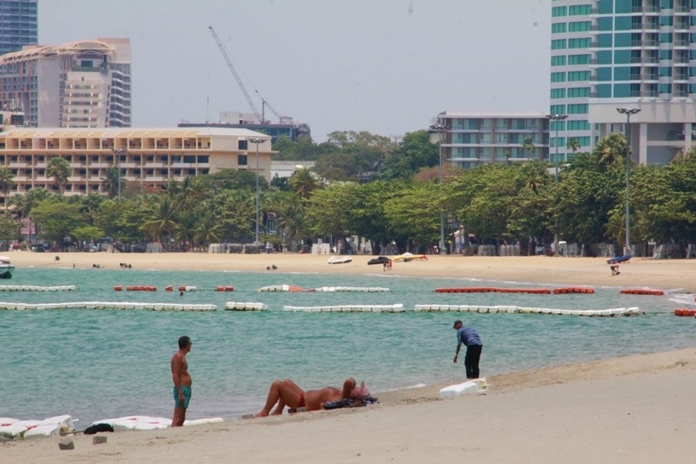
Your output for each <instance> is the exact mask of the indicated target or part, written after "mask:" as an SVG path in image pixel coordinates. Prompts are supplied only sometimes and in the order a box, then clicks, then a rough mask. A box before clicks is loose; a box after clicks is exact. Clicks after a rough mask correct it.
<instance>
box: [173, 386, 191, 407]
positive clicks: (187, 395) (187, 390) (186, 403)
mask: <svg viewBox="0 0 696 464" xmlns="http://www.w3.org/2000/svg"><path fill="white" fill-rule="evenodd" d="M181 391H182V392H184V409H188V406H189V401H191V387H185V386H183V385H182V387H181ZM179 406H181V403H180V402H179V390H177V389H176V387H174V407H175V408H178V407H179Z"/></svg>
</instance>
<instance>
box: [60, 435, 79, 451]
mask: <svg viewBox="0 0 696 464" xmlns="http://www.w3.org/2000/svg"><path fill="white" fill-rule="evenodd" d="M58 448H60V449H62V450H73V449H75V442H73V441H72V438H63V439H62V440H61V441H59V442H58Z"/></svg>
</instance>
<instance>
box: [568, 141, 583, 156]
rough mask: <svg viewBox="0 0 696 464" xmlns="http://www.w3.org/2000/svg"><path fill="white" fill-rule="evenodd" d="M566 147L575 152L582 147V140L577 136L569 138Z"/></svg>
mask: <svg viewBox="0 0 696 464" xmlns="http://www.w3.org/2000/svg"><path fill="white" fill-rule="evenodd" d="M566 149H568V150H571V151H572V152H573V154H575V152H577V151H578V150H579V149H580V141H579V140H578V139H576V138H575V137H571V138H569V139H568V143H566Z"/></svg>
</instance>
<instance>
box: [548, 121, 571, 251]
mask: <svg viewBox="0 0 696 464" xmlns="http://www.w3.org/2000/svg"><path fill="white" fill-rule="evenodd" d="M546 119H548V120H549V121H552V122H553V125H554V126H555V128H556V138H555V139H554V140H555V141H554V145H556V156H554V158H555V163H554V164H555V165H556V173H555V175H554V181H555V182H556V184H558V126H560V125H561V121H564V120H566V119H568V115H567V114H547V115H546ZM549 129H550V127H549ZM555 229H556V230H554V231H553V232H554V235H553V253H554V254H555V255H558V219H556V225H555Z"/></svg>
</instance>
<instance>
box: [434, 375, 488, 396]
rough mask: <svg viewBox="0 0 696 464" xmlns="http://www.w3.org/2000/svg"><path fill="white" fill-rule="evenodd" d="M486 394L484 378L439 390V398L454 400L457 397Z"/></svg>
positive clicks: (486, 385)
mask: <svg viewBox="0 0 696 464" xmlns="http://www.w3.org/2000/svg"><path fill="white" fill-rule="evenodd" d="M487 392H488V384H487V383H486V378H485V377H482V378H480V379H474V380H468V381H466V382H464V383H460V384H458V385H450V386H449V387H445V388H443V389H442V390H440V398H454V397H455V396H459V395H485V394H486V393H487Z"/></svg>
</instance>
